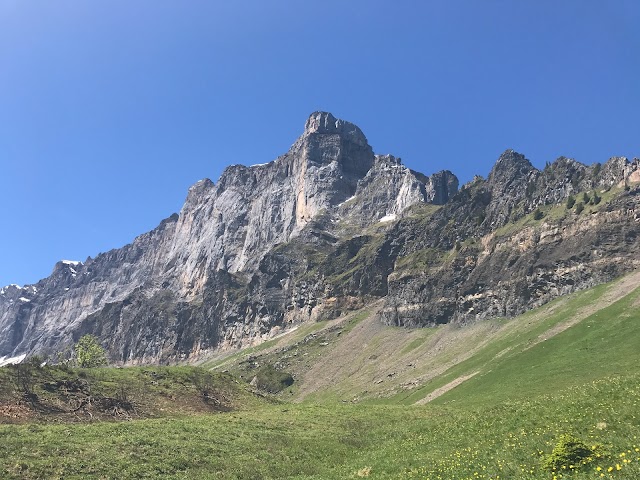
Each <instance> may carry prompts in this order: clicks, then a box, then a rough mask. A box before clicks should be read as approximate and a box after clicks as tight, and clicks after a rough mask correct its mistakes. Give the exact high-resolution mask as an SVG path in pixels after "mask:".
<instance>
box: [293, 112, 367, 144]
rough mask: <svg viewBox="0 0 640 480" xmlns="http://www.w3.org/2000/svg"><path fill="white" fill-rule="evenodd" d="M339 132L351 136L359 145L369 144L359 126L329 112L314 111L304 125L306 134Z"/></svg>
mask: <svg viewBox="0 0 640 480" xmlns="http://www.w3.org/2000/svg"><path fill="white" fill-rule="evenodd" d="M314 133H319V134H337V135H342V136H344V137H347V138H349V140H350V141H351V142H353V143H356V144H358V145H362V146H365V145H368V143H367V138H366V137H365V136H364V133H362V130H360V128H358V126H356V125H354V124H353V123H351V122H347V121H345V120H340V119H337V118H336V117H334V116H333V115H332V114H331V113H329V112H313V113H312V114H311V115H310V116H309V118H308V119H307V122H306V123H305V126H304V134H305V135H311V134H314Z"/></svg>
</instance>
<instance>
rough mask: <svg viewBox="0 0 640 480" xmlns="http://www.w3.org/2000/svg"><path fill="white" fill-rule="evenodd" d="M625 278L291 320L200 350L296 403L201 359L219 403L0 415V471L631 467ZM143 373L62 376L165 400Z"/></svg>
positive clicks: (410, 471) (633, 335)
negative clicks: (279, 376) (220, 355)
mask: <svg viewBox="0 0 640 480" xmlns="http://www.w3.org/2000/svg"><path fill="white" fill-rule="evenodd" d="M639 281H640V277H639V276H638V274H633V275H630V276H627V277H625V278H623V279H621V280H619V281H617V282H614V283H612V284H609V285H603V286H600V287H597V288H595V289H592V290H589V291H584V292H580V293H578V294H574V295H571V296H569V297H565V298H561V299H558V300H557V301H555V302H553V303H552V304H549V305H546V306H545V307H542V308H540V309H538V310H536V311H532V312H530V313H528V314H526V315H523V316H521V317H519V318H517V319H513V320H499V321H498V320H496V321H489V322H481V323H479V324H476V325H471V326H467V327H454V326H443V327H440V328H437V329H429V330H416V331H407V330H399V329H393V328H389V327H384V326H382V325H379V324H377V323H376V322H375V321H374V320H373V313H375V308H376V306H375V305H374V306H372V307H371V308H370V309H368V310H363V311H361V312H358V313H357V314H353V315H350V316H347V317H345V318H342V319H338V320H336V321H333V322H326V323H322V324H314V325H308V326H303V327H300V328H299V329H298V330H296V331H295V332H292V333H290V334H288V335H285V336H282V337H280V338H278V339H274V340H273V341H271V342H270V343H268V344H264V345H262V346H260V347H257V348H255V349H253V350H251V351H250V352H249V353H247V352H240V353H238V354H236V355H233V356H230V357H227V358H226V359H218V360H216V361H212V362H211V363H210V364H209V366H215V367H218V369H219V370H229V371H231V372H235V373H238V374H242V375H243V377H244V380H246V381H249V380H250V379H251V378H252V377H253V376H255V373H256V372H257V371H258V370H259V369H260V368H261V367H263V366H264V365H271V366H274V368H276V369H280V370H281V371H288V372H291V373H293V374H294V377H295V380H296V381H295V383H294V385H293V386H291V387H287V388H285V389H283V390H282V391H281V392H280V393H279V394H278V395H277V396H278V397H280V398H281V399H294V400H296V403H290V402H278V403H273V402H271V403H267V402H266V401H263V400H262V399H260V398H256V397H254V396H251V395H250V394H249V393H248V392H247V391H246V390H245V389H244V388H241V385H240V384H237V383H235V382H234V381H233V379H232V377H230V376H228V375H227V374H220V375H219V376H218V374H216V376H214V377H211V379H212V385H218V384H219V385H227V387H228V388H229V389H231V390H229V391H228V393H227V394H226V396H228V397H229V398H234V399H236V400H235V407H234V408H235V410H233V411H228V412H221V413H216V414H210V413H202V410H201V409H192V410H191V413H192V414H190V415H180V409H179V408H174V409H172V410H171V411H170V413H169V415H168V416H165V417H163V418H144V417H142V416H141V417H138V418H136V417H134V416H131V417H130V420H129V421H126V422H96V421H93V422H90V423H86V422H85V423H64V424H61V425H52V424H42V423H33V422H31V423H28V424H17V425H4V426H0V439H2V441H0V478H9V479H36V478H38V479H39V478H96V479H98V478H119V479H120V478H183V479H188V478H189V479H190V478H211V479H215V478H223V479H234V478H235V479H261V478H262V479H268V478H273V479H277V478H299V479H338V478H380V479H382V478H398V479H478V478H482V479H549V480H552V479H554V478H571V479H589V478H610V479H611V478H615V479H637V478H640V414H639V413H638V412H640V371H638V365H639V361H640V354H639V352H640V349H639V347H640V340H639V339H640V289H637V288H636V286H637V285H638V284H639ZM43 371H46V370H44V369H43ZM150 371H155V372H157V373H158V372H161V371H162V369H115V370H112V369H102V370H95V371H94V370H90V371H74V372H75V373H74V374H77V376H78V378H83V377H82V375H84V378H85V379H90V382H91V385H92V387H91V388H92V390H91V391H92V392H95V393H96V394H99V395H103V396H112V395H114V394H116V393H117V389H118V387H117V384H116V383H117V382H116V383H114V382H115V381H116V379H117V378H127V382H125V383H126V384H127V385H128V384H130V382H133V385H148V387H144V388H143V390H144V391H146V392H150V393H153V394H152V395H151V398H156V397H157V398H165V396H163V395H161V394H160V392H162V391H163V389H164V388H165V387H163V386H162V383H161V382H160V383H155V384H154V383H153V382H158V380H157V379H156V378H155V377H153V376H152V375H151V374H150V373H149V372H150ZM166 372H175V376H173V378H174V379H175V380H176V381H171V382H170V384H171V385H173V386H171V387H169V390H171V391H177V392H182V393H183V394H186V392H191V393H192V394H193V396H192V400H191V401H194V402H195V399H196V397H197V398H200V397H201V392H199V390H198V385H200V384H201V383H202V382H201V381H193V379H194V378H196V377H197V376H199V375H203V374H204V373H203V372H205V371H204V370H202V369H192V368H190V367H180V368H176V369H167V370H166ZM49 373H51V372H49ZM49 373H48V374H49ZM51 374H52V375H58V374H60V375H62V373H61V372H57V371H54V373H51ZM81 374H82V375H81ZM172 375H173V374H172V373H171V374H170V375H169V376H172ZM250 377H251V378H250ZM15 378H16V377H15V369H13V370H12V369H6V368H5V369H0V380H2V381H1V382H0V390H1V391H2V392H4V393H3V394H2V395H3V397H2V398H3V399H7V398H12V399H13V400H15V399H16V397H15V395H16V394H15V391H16V384H15ZM148 378H152V380H151V381H147V379H148ZM178 379H182V380H180V381H178ZM380 380H382V381H380ZM10 381H11V382H13V383H12V385H13V386H8V385H9V382H10ZM136 382H138V383H136ZM217 382H221V383H217ZM225 382H226V383H225ZM227 387H225V388H227ZM220 388H222V387H220ZM176 389H177V390H176ZM45 390H46V389H45ZM183 390H184V391H183ZM9 392H14V393H9ZM49 393H51V392H49ZM10 395H14V396H13V397H11V396H10ZM39 395H41V396H42V398H43V399H45V398H48V400H47V401H49V402H53V401H54V398H53V397H46V395H45V393H44V392H41V393H39ZM141 398H142V397H141ZM147 398H148V397H147ZM174 398H177V397H175V394H174ZM354 400H360V401H356V402H354ZM18 401H20V402H22V404H24V398H22V399H18ZM163 401H164V400H163ZM154 402H155V401H154ZM154 402H151V404H152V405H158V406H159V405H160V403H161V402H160V403H154ZM5 403H6V402H5ZM139 403H141V404H142V403H143V402H139ZM178 403H179V402H178ZM5 406H6V405H5ZM245 407H246V408H245ZM219 410H220V409H219ZM149 412H150V415H149V416H152V415H151V413H153V415H160V416H162V415H164V414H165V413H164V412H163V411H161V410H160V409H159V408H156V409H153V408H150V409H149ZM185 413H189V412H186V411H185ZM193 413H196V414H195V415H194V414H193ZM0 418H3V417H0ZM566 435H571V437H567V436H566ZM567 439H569V440H567ZM562 440H564V446H563V448H558V446H557V445H558V443H559V442H560V441H562ZM576 446H577V447H576ZM554 449H555V455H554V456H552V452H553V451H554ZM571 453H574V454H575V455H574V456H573V457H571V455H570V454H571ZM563 454H566V455H567V457H566V458H563ZM554 461H555V465H556V467H555V468H556V470H553V469H552V467H551V464H553V462H554Z"/></svg>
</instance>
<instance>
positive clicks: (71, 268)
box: [69, 267, 78, 275]
mask: <svg viewBox="0 0 640 480" xmlns="http://www.w3.org/2000/svg"><path fill="white" fill-rule="evenodd" d="M69 270H71V273H73V274H74V275H75V274H76V273H78V272H76V271H75V270H74V269H73V267H69Z"/></svg>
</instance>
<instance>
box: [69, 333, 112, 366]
mask: <svg viewBox="0 0 640 480" xmlns="http://www.w3.org/2000/svg"><path fill="white" fill-rule="evenodd" d="M73 350H74V353H75V357H76V362H77V364H78V366H79V367H81V368H92V367H102V366H104V365H107V363H108V362H107V352H106V351H105V349H104V348H103V347H102V345H100V342H99V341H98V339H97V338H96V337H94V336H93V335H84V336H83V337H81V338H80V340H78V343H76V344H75V347H74V348H73Z"/></svg>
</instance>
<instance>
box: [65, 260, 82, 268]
mask: <svg viewBox="0 0 640 480" xmlns="http://www.w3.org/2000/svg"><path fill="white" fill-rule="evenodd" d="M61 261H62V263H64V264H65V265H73V266H74V267H77V266H78V265H80V264H81V263H82V262H79V261H77V260H61Z"/></svg>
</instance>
